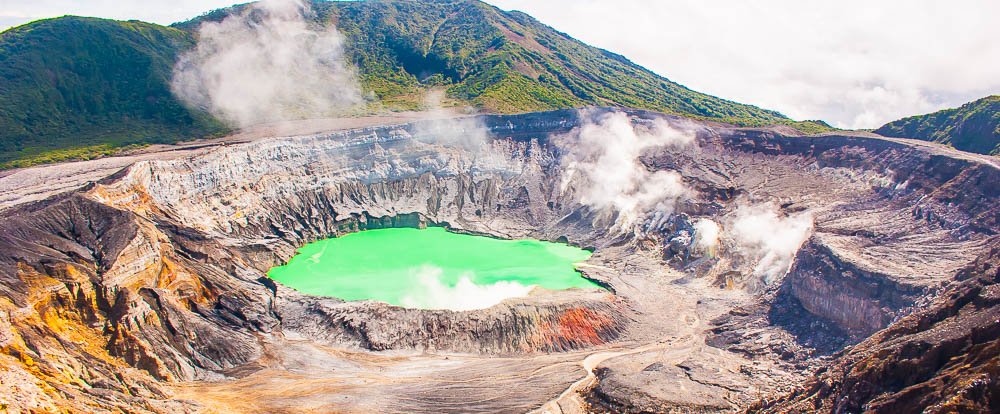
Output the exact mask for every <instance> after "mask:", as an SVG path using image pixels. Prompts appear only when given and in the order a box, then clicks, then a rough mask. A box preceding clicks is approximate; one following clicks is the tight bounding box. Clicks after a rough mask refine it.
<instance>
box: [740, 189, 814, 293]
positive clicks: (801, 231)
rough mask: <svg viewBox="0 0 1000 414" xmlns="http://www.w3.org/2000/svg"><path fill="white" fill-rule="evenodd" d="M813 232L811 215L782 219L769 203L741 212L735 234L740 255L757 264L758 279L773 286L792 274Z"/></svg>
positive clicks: (743, 209)
mask: <svg viewBox="0 0 1000 414" xmlns="http://www.w3.org/2000/svg"><path fill="white" fill-rule="evenodd" d="M812 228H813V218H812V215H811V214H809V213H807V212H806V213H799V214H795V215H789V216H786V217H781V216H779V215H778V208H777V206H775V205H774V204H772V203H765V204H758V205H753V206H746V205H744V206H740V207H739V208H737V210H736V213H735V218H734V219H733V222H732V226H731V231H732V236H733V239H734V240H735V241H736V244H737V248H738V249H739V250H740V252H741V253H743V254H744V255H745V256H747V257H749V258H751V259H753V260H755V261H756V262H757V263H756V265H755V266H754V275H757V276H761V277H763V278H764V281H765V282H766V283H768V284H770V283H771V282H773V281H774V280H776V279H777V278H779V277H781V276H784V274H785V273H787V272H788V268H789V267H790V266H791V265H792V259H794V258H795V252H797V251H798V250H799V247H800V246H802V243H803V242H805V240H806V238H808V237H809V233H810V232H811V231H812Z"/></svg>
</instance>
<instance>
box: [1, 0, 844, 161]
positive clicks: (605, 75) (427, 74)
mask: <svg viewBox="0 0 1000 414" xmlns="http://www.w3.org/2000/svg"><path fill="white" fill-rule="evenodd" d="M242 7H246V6H245V5H242V6H234V7H232V8H228V9H222V10H216V11H213V12H211V13H207V14H205V15H203V16H201V17H198V18H196V19H193V20H191V21H187V22H183V23H178V24H175V25H174V26H172V27H163V26H158V25H155V24H149V23H142V22H136V21H129V22H120V21H112V20H102V19H92V18H80V17H63V18H57V19H49V20H41V21H37V22H33V23H30V24H27V25H24V26H21V27H16V28H13V29H10V30H7V31H5V32H3V33H2V34H0V80H2V82H0V168H10V167H18V166H28V165H34V164H38V163H43V162H52V161H60V160H65V159H75V158H89V157H95V156H101V155H106V154H109V153H112V152H114V151H115V149H116V148H121V147H125V146H129V145H145V144H150V143H172V142H176V141H179V140H184V139H193V138H201V137H205V136H212V135H218V134H222V133H225V132H226V131H227V129H226V127H225V126H224V125H222V124H221V123H220V122H219V121H218V120H216V119H214V118H212V117H211V116H209V115H208V114H206V113H204V112H201V111H197V110H193V109H192V108H188V107H186V106H185V105H184V104H182V103H181V102H179V101H178V100H177V99H176V98H175V97H174V96H173V95H172V94H171V92H170V87H169V83H170V77H171V73H172V69H173V65H174V63H175V62H176V60H177V58H178V56H179V55H180V54H181V53H183V52H184V51H185V50H187V49H189V48H190V47H192V46H193V45H194V42H195V40H194V39H195V37H196V32H197V28H198V26H199V24H200V23H202V22H204V21H217V20H221V19H223V18H225V16H227V15H228V14H229V13H232V12H234V11H239V10H240V8H242ZM313 11H314V15H313V18H314V19H315V20H316V23H317V24H325V23H333V24H336V25H337V27H338V29H339V30H340V31H341V32H342V33H343V34H344V35H345V37H346V45H347V48H348V50H347V52H348V56H349V59H350V60H351V61H352V63H354V64H355V66H356V70H357V75H358V79H359V80H360V82H361V86H362V88H363V89H364V92H365V93H366V94H367V95H368V96H370V97H371V98H377V99H371V100H370V102H371V103H370V105H369V108H368V109H369V111H371V112H378V111H386V110H390V111H398V110H419V109H423V108H424V107H425V105H426V102H425V97H426V95H427V93H428V92H429V91H431V90H436V91H437V90H443V91H445V92H446V95H447V99H445V101H444V105H446V106H460V107H464V106H473V107H476V108H478V109H479V110H481V111H483V112H499V113H519V112H530V111H540V110H550V109H561V108H571V107H582V106H619V107H631V108H639V109H648V110H654V111H661V112H666V113H672V114H679V115H684V116H689V117H694V118H699V119H708V120H715V121H722V122H729V123H734V124H737V125H744V126H762V125H773V124H784V125H789V126H791V127H793V128H797V129H799V130H800V131H803V132H806V133H813V132H822V131H827V130H830V128H829V127H828V126H827V125H825V124H822V123H816V122H811V121H806V122H795V121H792V120H789V119H788V118H786V117H785V116H783V115H781V114H780V113H777V112H774V111H769V110H764V109H761V108H757V107H755V106H750V105H744V104H739V103H736V102H732V101H728V100H725V99H721V98H717V97H714V96H710V95H705V94H702V93H698V92H695V91H692V90H690V89H688V88H685V87H684V86H682V85H679V84H676V83H674V82H671V81H670V80H668V79H665V78H663V77H661V76H658V75H656V74H654V73H652V72H650V71H648V70H646V69H644V68H642V67H640V66H638V65H636V64H634V63H632V62H630V61H628V60H627V59H625V58H624V57H622V56H619V55H616V54H614V53H611V52H608V51H605V50H601V49H598V48H594V47H591V46H588V45H586V44H584V43H582V42H579V41H577V40H575V39H572V38H570V37H569V36H567V35H565V34H563V33H560V32H558V31H556V30H554V29H552V28H550V27H548V26H545V25H543V24H541V23H539V22H538V21H537V20H535V19H533V18H531V17H530V16H528V15H526V14H524V13H520V12H505V11H502V10H500V9H497V8H495V7H493V6H490V5H488V4H485V3H482V2H479V1H475V0H437V1H421V2H416V1H402V0H369V1H350V2H327V1H314V2H313Z"/></svg>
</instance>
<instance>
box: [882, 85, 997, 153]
mask: <svg viewBox="0 0 1000 414" xmlns="http://www.w3.org/2000/svg"><path fill="white" fill-rule="evenodd" d="M875 133H877V134H881V135H884V136H887V137H901V138H917V139H922V140H925V141H932V142H939V143H942V144H947V145H951V146H953V147H955V148H957V149H960V150H963V151H969V152H976V153H980V154H1000V95H993V96H987V97H985V98H982V99H979V100H977V101H973V102H969V103H967V104H965V105H962V106H961V107H958V108H952V109H945V110H942V111H938V112H934V113H932V114H927V115H918V116H911V117H908V118H903V119H900V120H897V121H893V122H890V123H888V124H885V125H883V126H882V127H880V128H879V129H876V130H875Z"/></svg>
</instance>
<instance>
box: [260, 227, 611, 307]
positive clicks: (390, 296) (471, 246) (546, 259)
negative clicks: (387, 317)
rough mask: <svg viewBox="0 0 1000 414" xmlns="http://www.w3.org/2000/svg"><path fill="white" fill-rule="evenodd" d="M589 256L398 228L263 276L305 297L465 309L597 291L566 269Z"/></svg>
mask: <svg viewBox="0 0 1000 414" xmlns="http://www.w3.org/2000/svg"><path fill="white" fill-rule="evenodd" d="M589 257H590V252H588V251H586V250H583V249H579V248H576V247H573V246H569V245H566V244H561V243H551V242H544V241H539V240H499V239H494V238H490V237H481V236H472V235H465V234H457V233H451V232H449V231H447V230H446V229H444V228H443V227H430V228H427V229H409V228H399V229H381V230H367V231H362V232H358V233H350V234H347V235H345V236H341V237H336V238H331V239H325V240H320V241H317V242H315V243H310V244H308V245H306V246H304V247H302V248H300V249H299V250H298V254H297V255H295V257H293V258H292V259H291V260H290V261H289V262H288V264H286V265H284V266H278V267H275V268H272V269H271V270H270V271H269V272H268V273H267V274H268V276H269V277H271V278H272V279H274V280H276V281H278V282H281V283H282V284H284V285H286V286H288V287H291V288H293V289H296V290H298V291H300V292H302V293H307V294H311V295H318V296H332V297H337V298H341V299H344V300H350V301H353V300H366V299H373V300H377V301H382V302H386V303H390V304H393V305H398V306H405V307H409V308H421V309H451V310H469V309H482V308H487V307H490V306H492V305H495V304H497V303H499V302H500V301H502V300H504V299H506V298H511V297H520V296H526V295H527V294H528V292H530V291H531V290H532V289H533V288H534V287H536V286H540V287H543V288H545V289H550V290H561V289H569V288H592V289H593V288H599V286H598V285H597V284H595V283H593V282H591V281H590V280H587V279H585V278H583V277H582V276H581V275H580V273H579V272H577V271H576V268H575V267H574V263H578V262H582V261H584V260H587V259H588V258H589Z"/></svg>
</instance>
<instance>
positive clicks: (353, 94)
mask: <svg viewBox="0 0 1000 414" xmlns="http://www.w3.org/2000/svg"><path fill="white" fill-rule="evenodd" d="M309 13H310V10H309V7H308V5H307V4H306V3H304V2H303V1H302V0H263V1H260V2H257V3H252V4H251V5H249V6H247V7H246V9H244V10H243V11H242V12H240V13H238V14H234V15H231V16H228V17H226V18H225V19H223V20H222V21H220V22H206V23H203V24H202V25H201V27H200V28H199V30H198V44H197V46H196V47H195V48H194V49H193V50H191V51H190V52H188V53H186V54H184V55H183V56H182V57H181V58H180V61H179V62H178V64H177V66H176V67H175V68H174V77H173V82H172V88H173V90H174V93H176V94H177V95H178V96H179V97H180V98H181V99H183V100H184V101H185V102H187V103H188V104H190V105H193V106H195V107H198V108H202V109H205V110H208V111H209V112H210V113H212V114H213V115H215V116H216V117H218V118H220V119H222V120H224V121H226V122H229V123H230V124H233V125H236V126H240V127H246V126H250V125H255V124H259V123H265V122H274V121H285V120H294V119H308V118H319V117H325V116H331V115H335V114H341V113H343V112H345V111H347V110H348V109H350V108H351V107H352V106H354V105H356V104H359V103H361V102H362V101H363V100H362V98H361V94H360V92H359V89H358V86H357V82H356V80H355V78H354V74H353V71H352V70H351V69H350V67H349V66H348V65H347V64H346V63H345V61H344V47H343V39H342V37H341V36H340V34H339V33H338V32H337V29H336V28H335V27H333V26H329V27H312V26H311V25H310V23H309V22H307V15H308V14H309Z"/></svg>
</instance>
